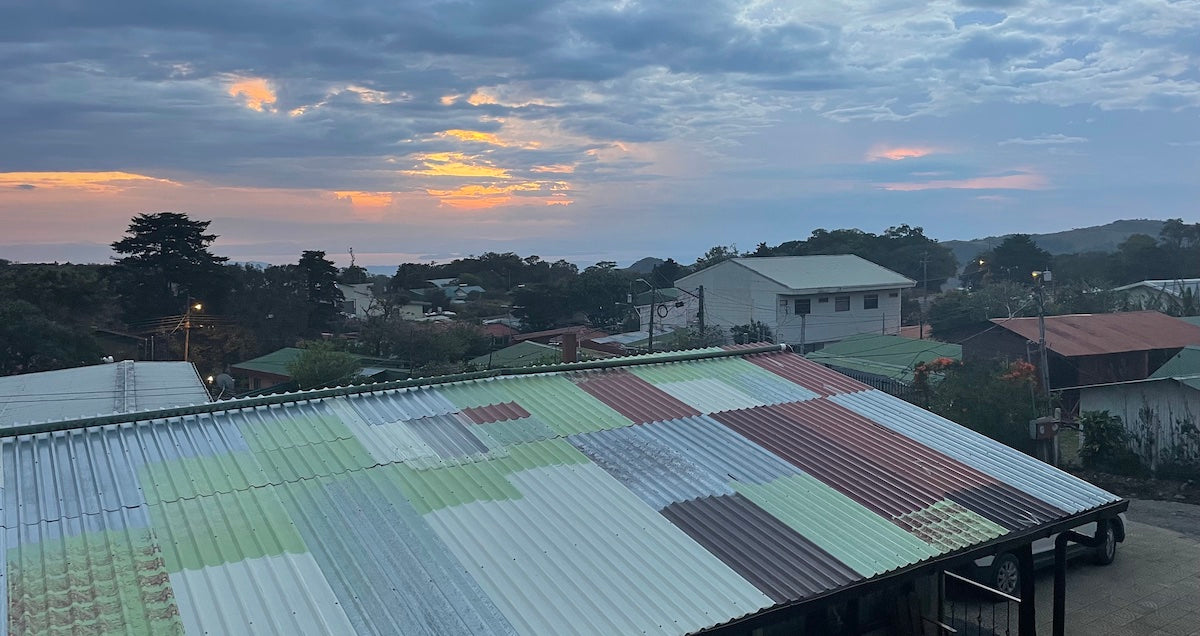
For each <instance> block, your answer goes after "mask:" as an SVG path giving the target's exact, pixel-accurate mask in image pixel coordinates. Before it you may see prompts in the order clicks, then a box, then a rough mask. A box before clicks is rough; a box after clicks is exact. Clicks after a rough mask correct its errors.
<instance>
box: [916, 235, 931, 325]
mask: <svg viewBox="0 0 1200 636" xmlns="http://www.w3.org/2000/svg"><path fill="white" fill-rule="evenodd" d="M928 285H929V252H922V253H921V300H920V301H919V302H917V309H918V310H919V311H917V316H918V318H917V323H918V324H920V325H921V326H920V328H919V331H920V339H921V340H924V339H925V297H926V296H928V295H929V287H928Z"/></svg>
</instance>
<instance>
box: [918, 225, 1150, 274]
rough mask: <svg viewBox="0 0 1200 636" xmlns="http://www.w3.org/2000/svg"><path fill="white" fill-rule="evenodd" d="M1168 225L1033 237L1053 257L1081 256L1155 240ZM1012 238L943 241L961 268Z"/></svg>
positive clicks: (1083, 229)
mask: <svg viewBox="0 0 1200 636" xmlns="http://www.w3.org/2000/svg"><path fill="white" fill-rule="evenodd" d="M1164 223H1166V221H1157V220H1154V219H1124V220H1120V221H1113V222H1112V223H1107V224H1105V225H1093V226H1091V227H1081V228H1076V229H1073V230H1065V231H1062V232H1051V233H1048V234H1030V236H1031V237H1032V238H1033V241H1034V242H1035V243H1037V244H1038V246H1039V247H1041V248H1042V249H1044V250H1046V251H1047V252H1050V253H1051V254H1075V253H1078V252H1115V251H1116V249H1117V246H1118V245H1120V244H1121V243H1122V242H1123V241H1125V239H1127V238H1129V237H1130V236H1132V235H1134V234H1149V235H1150V236H1153V237H1155V238H1157V237H1158V233H1159V232H1160V231H1161V230H1162V227H1163V224H1164ZM1008 236H1011V234H1005V235H1004V236H988V237H984V238H978V239H973V240H970V241H941V244H942V245H945V246H946V247H948V248H950V251H952V252H954V257H955V258H957V259H958V264H959V266H962V264H963V263H966V262H967V261H969V260H971V259H972V258H975V256H976V255H977V254H979V253H980V252H986V251H987V250H990V249H992V248H994V247H996V246H997V245H999V244H1000V243H1001V242H1002V241H1004V239H1005V238H1006V237H1008Z"/></svg>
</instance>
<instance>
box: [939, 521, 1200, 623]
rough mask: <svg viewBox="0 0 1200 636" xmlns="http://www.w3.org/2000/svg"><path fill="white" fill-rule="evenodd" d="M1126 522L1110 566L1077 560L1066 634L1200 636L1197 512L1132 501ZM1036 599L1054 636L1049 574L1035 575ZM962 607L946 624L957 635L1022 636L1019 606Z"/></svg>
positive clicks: (1070, 571)
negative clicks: (1020, 633)
mask: <svg viewBox="0 0 1200 636" xmlns="http://www.w3.org/2000/svg"><path fill="white" fill-rule="evenodd" d="M1125 516H1126V522H1127V526H1126V532H1125V535H1126V536H1125V542H1124V543H1122V544H1121V546H1120V548H1118V550H1117V559H1116V561H1114V562H1113V563H1112V565H1109V566H1103V567H1102V566H1097V565H1094V564H1092V563H1090V562H1089V561H1088V560H1087V559H1086V558H1080V559H1077V560H1075V561H1073V562H1071V563H1070V564H1069V565H1068V567H1067V633H1068V634H1079V635H1081V636H1083V635H1086V636H1093V635H1094V636H1108V635H1117V634H1121V635H1124V634H1129V635H1136V636H1163V635H1172V636H1200V506H1193V505H1188V504H1178V503H1169V502H1160V501H1136V500H1135V501H1133V502H1132V503H1131V504H1130V506H1129V512H1127V513H1126V515H1125ZM1036 594H1037V616H1038V634H1043V635H1049V634H1050V633H1051V622H1052V620H1053V614H1052V613H1051V605H1052V604H1053V602H1054V570H1053V569H1052V568H1049V569H1045V570H1041V571H1039V572H1038V577H1037V591H1036ZM960 603H961V604H958V605H955V606H954V607H955V609H956V610H957V611H962V612H963V613H962V614H955V618H953V619H950V618H948V622H949V623H950V624H951V625H953V626H954V627H956V628H958V629H959V630H960V631H959V633H960V634H964V635H966V636H976V635H979V636H985V635H986V636H991V635H992V634H1016V633H1017V616H1016V612H1017V610H1016V606H1015V605H1014V606H1009V605H1007V604H997V605H992V604H988V603H983V604H980V603H978V602H971V601H967V602H961V601H960ZM976 621H978V623H979V624H982V625H988V626H994V629H995V631H992V630H991V629H988V628H982V629H981V628H980V627H979V626H978V624H977V623H976ZM1006 622H1007V623H1008V631H1005V623H1006Z"/></svg>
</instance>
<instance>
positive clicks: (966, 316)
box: [927, 282, 1036, 337]
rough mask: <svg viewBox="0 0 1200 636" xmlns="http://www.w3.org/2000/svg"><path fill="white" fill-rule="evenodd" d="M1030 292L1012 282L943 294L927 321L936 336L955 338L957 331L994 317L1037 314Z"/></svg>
mask: <svg viewBox="0 0 1200 636" xmlns="http://www.w3.org/2000/svg"><path fill="white" fill-rule="evenodd" d="M1035 308H1036V305H1035V304H1034V302H1033V300H1032V297H1031V296H1030V293H1029V290H1028V289H1027V288H1025V287H1023V286H1021V285H1018V284H1016V283H1010V282H1001V283H995V284H992V285H988V286H986V287H983V288H982V289H979V290H976V291H972V292H962V291H952V292H947V293H945V294H942V295H941V296H939V297H938V299H937V300H935V301H933V303H932V304H931V305H930V306H929V312H928V314H927V322H928V323H929V326H930V330H931V332H932V333H933V335H934V336H935V337H953V335H954V332H955V330H957V329H959V328H962V327H967V326H971V325H977V324H979V323H982V322H986V321H987V320H988V319H990V318H1012V317H1015V316H1029V315H1033V312H1034V311H1035Z"/></svg>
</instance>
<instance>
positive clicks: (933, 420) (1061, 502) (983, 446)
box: [830, 390, 1118, 513]
mask: <svg viewBox="0 0 1200 636" xmlns="http://www.w3.org/2000/svg"><path fill="white" fill-rule="evenodd" d="M830 399H831V400H832V401H834V402H837V403H838V404H841V405H842V406H845V407H846V408H848V409H850V410H852V411H855V412H856V413H859V414H861V415H863V416H865V417H867V418H869V419H871V420H872V421H873V422H875V423H876V424H878V425H880V426H883V427H886V428H888V429H891V430H893V431H896V432H898V433H901V434H903V435H906V436H908V437H910V438H912V439H914V440H916V441H918V442H920V443H921V444H924V445H925V446H928V447H930V448H933V449H936V450H937V451H939V452H941V453H944V454H946V455H947V456H949V457H952V458H954V459H955V460H957V461H960V462H962V463H963V464H966V465H967V466H970V467H972V468H974V469H976V470H978V471H980V472H982V473H985V474H987V475H989V476H991V477H992V478H993V479H996V480H997V481H1000V482H1003V483H1006V484H1008V485H1010V486H1013V487H1015V488H1019V489H1020V490H1022V491H1024V492H1027V493H1029V494H1031V495H1033V496H1035V497H1037V498H1038V499H1041V500H1042V501H1045V502H1047V503H1050V504H1053V505H1054V506H1057V507H1058V508H1060V509H1062V510H1065V511H1067V512H1072V513H1075V512H1081V511H1084V510H1089V509H1091V508H1095V507H1097V506H1101V505H1104V504H1107V503H1112V502H1114V501H1117V500H1118V498H1117V497H1116V495H1113V494H1112V493H1109V492H1106V491H1104V490H1102V489H1100V488H1097V487H1096V486H1093V485H1092V484H1089V483H1087V482H1086V481H1083V480H1082V479H1079V478H1077V477H1074V476H1072V475H1069V474H1067V473H1064V472H1062V471H1061V470H1058V469H1057V468H1054V467H1053V466H1050V465H1048V464H1045V463H1043V462H1040V461H1038V460H1036V459H1034V458H1032V457H1030V456H1029V455H1026V454H1025V453H1022V452H1020V451H1018V450H1015V449H1012V448H1010V447H1008V446H1005V445H1004V444H1001V443H1000V442H997V441H994V440H992V439H989V438H987V437H985V436H983V435H980V434H979V433H976V432H974V431H972V430H970V429H967V428H964V427H962V426H959V425H958V424H955V423H954V422H951V421H950V420H947V419H945V418H942V417H939V416H937V415H935V414H933V413H930V412H929V411H926V410H924V409H922V408H920V407H918V406H915V405H912V404H909V403H908V402H905V401H904V400H901V399H899V398H895V397H892V396H890V395H888V394H886V393H884V392H882V391H876V390H870V391H863V392H860V393H854V394H849V395H839V396H834V397H832V398H830Z"/></svg>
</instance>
